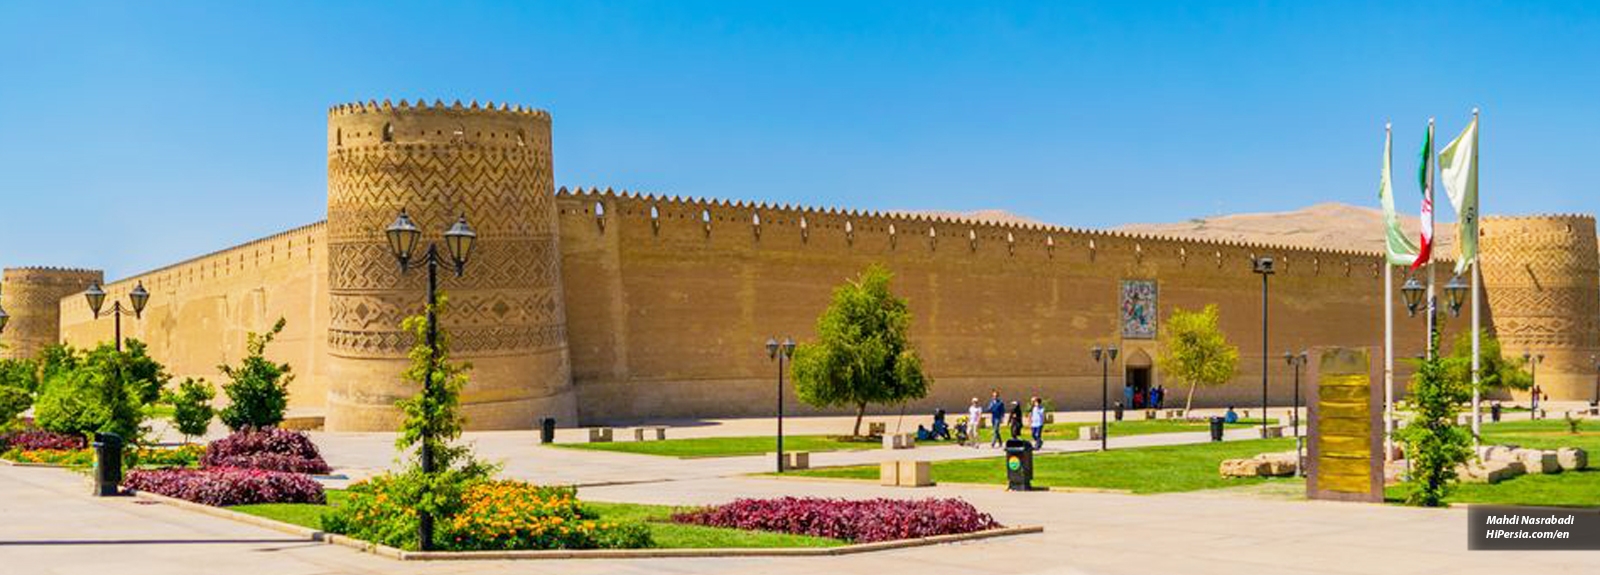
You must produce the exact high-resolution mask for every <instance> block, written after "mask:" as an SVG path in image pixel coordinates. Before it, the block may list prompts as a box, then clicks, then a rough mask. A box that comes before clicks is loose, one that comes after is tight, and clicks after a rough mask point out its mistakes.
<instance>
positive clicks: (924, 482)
mask: <svg viewBox="0 0 1600 575" xmlns="http://www.w3.org/2000/svg"><path fill="white" fill-rule="evenodd" d="M878 483H879V484H880V485H883V486H886V487H928V486H931V485H933V464H932V463H930V462H927V461H885V462H883V463H880V464H878Z"/></svg>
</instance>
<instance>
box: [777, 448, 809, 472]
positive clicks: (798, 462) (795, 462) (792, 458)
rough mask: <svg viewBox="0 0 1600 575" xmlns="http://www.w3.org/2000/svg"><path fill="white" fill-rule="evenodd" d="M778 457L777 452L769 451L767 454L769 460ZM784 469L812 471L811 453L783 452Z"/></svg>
mask: <svg viewBox="0 0 1600 575" xmlns="http://www.w3.org/2000/svg"><path fill="white" fill-rule="evenodd" d="M777 456H778V453H777V452H775V451H768V452H767V458H768V459H773V458H776V457H777ZM783 469H784V470H785V471H788V470H794V469H811V452H809V451H785V452H783Z"/></svg>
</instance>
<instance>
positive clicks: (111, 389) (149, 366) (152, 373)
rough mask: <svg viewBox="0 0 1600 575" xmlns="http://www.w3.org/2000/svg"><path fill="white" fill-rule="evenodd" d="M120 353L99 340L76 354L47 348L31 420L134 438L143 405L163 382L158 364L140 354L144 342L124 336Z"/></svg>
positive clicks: (45, 425) (51, 426) (61, 429)
mask: <svg viewBox="0 0 1600 575" xmlns="http://www.w3.org/2000/svg"><path fill="white" fill-rule="evenodd" d="M128 348H129V351H125V352H121V353H118V352H117V351H116V349H115V348H114V347H112V346H111V344H101V345H100V347H97V348H95V349H94V350H93V351H90V352H89V353H88V354H87V355H84V356H83V357H81V358H80V357H79V355H78V352H76V351H74V350H72V349H71V348H51V349H50V350H46V354H45V368H44V370H43V372H44V373H46V374H48V375H47V376H46V378H45V380H44V382H43V383H42V384H41V385H40V387H41V389H40V392H39V398H38V400H37V401H36V402H35V405H34V419H35V420H36V422H37V423H38V424H39V427H42V428H44V429H47V430H50V431H57V432H61V433H79V434H86V433H96V432H99V433H115V434H117V435H119V436H121V437H122V438H123V439H124V440H126V441H128V442H130V443H136V442H138V440H139V436H140V435H141V434H142V433H143V431H144V430H143V428H142V427H140V424H141V423H142V422H143V420H144V407H145V406H146V405H147V404H149V403H150V402H151V401H153V400H154V399H155V398H156V397H157V396H156V395H155V394H154V393H153V392H152V391H151V390H152V389H155V390H159V389H160V388H161V386H162V385H164V384H165V382H166V377H167V376H166V374H165V372H163V371H162V370H161V365H160V364H158V363H155V362H154V361H153V360H151V359H150V358H149V357H148V356H146V355H144V349H145V348H144V345H143V344H142V343H139V342H138V340H128Z"/></svg>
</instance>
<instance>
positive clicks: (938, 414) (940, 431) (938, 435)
mask: <svg viewBox="0 0 1600 575" xmlns="http://www.w3.org/2000/svg"><path fill="white" fill-rule="evenodd" d="M929 433H931V434H932V435H933V439H934V440H935V441H939V440H942V441H950V424H949V423H945V421H944V410H943V409H936V410H934V412H933V429H932V430H931V431H929Z"/></svg>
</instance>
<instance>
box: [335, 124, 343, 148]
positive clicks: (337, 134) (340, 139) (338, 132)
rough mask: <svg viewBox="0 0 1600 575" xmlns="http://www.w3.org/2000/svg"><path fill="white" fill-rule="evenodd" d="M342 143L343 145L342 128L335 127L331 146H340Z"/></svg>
mask: <svg viewBox="0 0 1600 575" xmlns="http://www.w3.org/2000/svg"><path fill="white" fill-rule="evenodd" d="M343 145H344V128H335V129H334V130H333V147H335V148H337V147H340V146H343Z"/></svg>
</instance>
